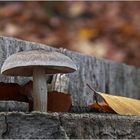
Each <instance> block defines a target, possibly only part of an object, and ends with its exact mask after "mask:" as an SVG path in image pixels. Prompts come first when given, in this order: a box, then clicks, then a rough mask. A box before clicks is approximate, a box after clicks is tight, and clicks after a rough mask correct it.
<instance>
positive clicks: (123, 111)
mask: <svg viewBox="0 0 140 140" xmlns="http://www.w3.org/2000/svg"><path fill="white" fill-rule="evenodd" d="M90 89H92V88H90ZM92 90H93V91H94V93H95V94H94V96H97V95H99V96H100V97H101V98H102V99H103V101H104V102H103V103H98V101H96V103H93V104H90V105H89V106H90V107H91V108H95V109H96V108H98V109H101V110H103V111H104V112H111V113H112V110H113V111H114V112H116V113H117V114H120V115H140V100H137V99H132V98H128V97H122V96H114V95H110V94H106V93H101V92H96V91H95V90H94V89H92ZM111 109H112V110H111Z"/></svg>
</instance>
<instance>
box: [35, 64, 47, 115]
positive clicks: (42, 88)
mask: <svg viewBox="0 0 140 140" xmlns="http://www.w3.org/2000/svg"><path fill="white" fill-rule="evenodd" d="M33 102H34V110H35V111H41V112H47V83H46V76H45V69H43V68H40V67H37V68H34V70H33Z"/></svg>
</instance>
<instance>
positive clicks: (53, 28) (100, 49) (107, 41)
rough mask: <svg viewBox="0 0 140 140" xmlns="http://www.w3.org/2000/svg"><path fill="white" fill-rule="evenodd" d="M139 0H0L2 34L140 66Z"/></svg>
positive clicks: (0, 28)
mask: <svg viewBox="0 0 140 140" xmlns="http://www.w3.org/2000/svg"><path fill="white" fill-rule="evenodd" d="M139 6H140V3H139V2H95V1H93V2H90V1H89V2H86V1H81V2H76V1H74V2H72V1H64V2H53V1H52V2H0V21H1V22H0V34H1V35H5V36H12V37H18V38H21V39H25V40H30V41H35V42H40V43H44V44H48V45H52V46H54V47H57V48H59V47H64V48H68V49H71V50H75V51H79V52H82V53H85V54H89V55H94V56H97V57H104V58H109V59H112V60H115V61H118V62H125V63H127V64H132V65H135V66H140V61H139V60H140V55H139V52H140V47H139V46H140V41H139V40H140V32H139V30H140V26H139V22H140V18H139V14H140V8H139Z"/></svg>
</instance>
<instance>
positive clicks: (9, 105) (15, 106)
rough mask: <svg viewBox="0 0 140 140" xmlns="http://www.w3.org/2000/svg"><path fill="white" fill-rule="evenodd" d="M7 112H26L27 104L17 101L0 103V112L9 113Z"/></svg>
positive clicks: (27, 109)
mask: <svg viewBox="0 0 140 140" xmlns="http://www.w3.org/2000/svg"><path fill="white" fill-rule="evenodd" d="M9 111H22V112H28V111H29V104H28V103H25V102H18V101H0V112H9Z"/></svg>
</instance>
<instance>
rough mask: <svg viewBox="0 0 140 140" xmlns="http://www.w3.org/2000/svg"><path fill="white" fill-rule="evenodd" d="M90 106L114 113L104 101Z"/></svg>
mask: <svg viewBox="0 0 140 140" xmlns="http://www.w3.org/2000/svg"><path fill="white" fill-rule="evenodd" d="M89 107H90V108H93V109H96V110H101V111H103V112H106V113H116V112H115V111H114V110H113V109H112V108H110V106H109V105H108V104H107V103H105V102H99V103H93V104H91V105H89Z"/></svg>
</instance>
